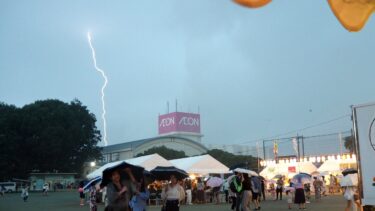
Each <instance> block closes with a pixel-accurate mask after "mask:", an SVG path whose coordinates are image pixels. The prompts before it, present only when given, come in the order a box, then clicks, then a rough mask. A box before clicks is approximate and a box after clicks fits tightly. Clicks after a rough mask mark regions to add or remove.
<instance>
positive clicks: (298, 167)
mask: <svg viewBox="0 0 375 211" xmlns="http://www.w3.org/2000/svg"><path fill="white" fill-rule="evenodd" d="M291 169H294V170H295V172H291V171H290V170H291ZM316 170H317V168H316V166H315V165H314V164H313V163H312V162H297V163H278V164H275V165H269V166H267V167H266V168H265V169H263V171H261V172H260V173H259V175H261V176H263V177H265V178H267V179H272V178H273V177H274V176H276V175H278V174H281V175H285V176H288V175H289V176H291V175H294V174H295V173H298V172H303V173H308V174H311V173H312V172H314V171H316Z"/></svg>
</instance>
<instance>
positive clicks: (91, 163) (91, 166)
mask: <svg viewBox="0 0 375 211" xmlns="http://www.w3.org/2000/svg"><path fill="white" fill-rule="evenodd" d="M95 166H96V163H95V161H92V162H90V172H93V170H92V169H93V168H94V167H95Z"/></svg>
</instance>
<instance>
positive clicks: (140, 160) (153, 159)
mask: <svg viewBox="0 0 375 211" xmlns="http://www.w3.org/2000/svg"><path fill="white" fill-rule="evenodd" d="M123 161H125V162H127V163H129V164H132V165H135V166H141V167H143V168H145V169H146V170H147V171H150V170H151V169H154V168H155V167H156V166H173V164H172V163H170V162H169V161H168V160H166V159H165V158H163V157H162V156H160V155H159V154H156V153H155V154H152V155H145V156H141V157H137V158H131V159H128V160H121V161H115V162H111V163H107V164H105V165H103V166H102V167H100V168H98V169H96V170H95V171H93V172H91V173H90V174H88V175H87V178H88V179H92V178H95V177H97V176H101V175H102V173H103V171H104V170H105V169H106V168H109V167H112V166H115V165H117V164H118V163H121V162H123Z"/></svg>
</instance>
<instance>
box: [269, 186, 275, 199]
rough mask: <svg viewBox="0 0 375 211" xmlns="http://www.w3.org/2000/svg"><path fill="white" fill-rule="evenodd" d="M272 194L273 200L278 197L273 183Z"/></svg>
mask: <svg viewBox="0 0 375 211" xmlns="http://www.w3.org/2000/svg"><path fill="white" fill-rule="evenodd" d="M270 192H271V196H272V198H274V199H275V197H276V189H275V185H274V184H273V183H271V184H270Z"/></svg>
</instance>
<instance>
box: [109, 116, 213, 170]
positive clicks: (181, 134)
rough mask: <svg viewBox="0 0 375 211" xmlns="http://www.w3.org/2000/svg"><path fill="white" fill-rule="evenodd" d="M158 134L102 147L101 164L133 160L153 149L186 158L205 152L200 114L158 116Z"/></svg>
mask: <svg viewBox="0 0 375 211" xmlns="http://www.w3.org/2000/svg"><path fill="white" fill-rule="evenodd" d="M158 128H159V134H158V136H156V137H152V138H147V139H142V140H135V141H130V142H124V143H120V144H114V145H109V146H106V147H103V151H102V153H103V162H104V163H108V162H113V161H117V160H125V159H129V158H133V157H135V156H136V155H138V154H140V153H143V152H144V151H146V150H148V149H151V148H153V147H160V146H165V147H167V148H170V149H173V150H177V151H184V152H185V154H186V155H187V156H194V155H201V154H204V153H206V152H207V148H206V147H205V146H204V145H203V144H202V136H203V135H202V134H201V121H200V114H193V113H184V112H173V113H168V114H164V115H159V120H158Z"/></svg>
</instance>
